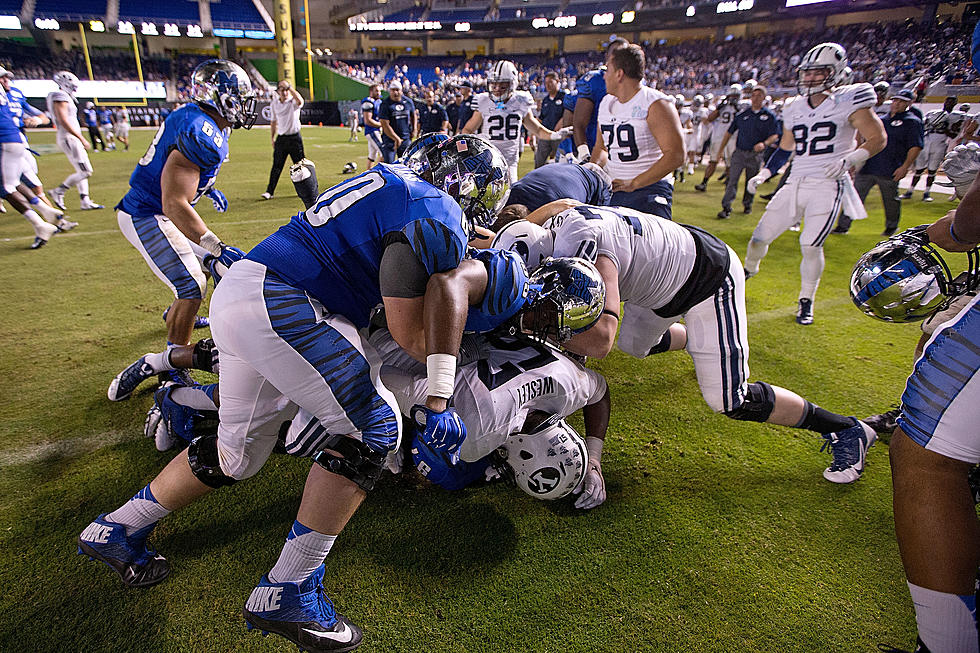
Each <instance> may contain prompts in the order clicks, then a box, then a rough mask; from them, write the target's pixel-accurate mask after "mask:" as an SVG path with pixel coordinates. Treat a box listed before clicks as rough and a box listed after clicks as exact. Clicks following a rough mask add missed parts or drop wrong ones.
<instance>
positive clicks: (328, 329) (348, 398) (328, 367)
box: [262, 273, 398, 453]
mask: <svg viewBox="0 0 980 653" xmlns="http://www.w3.org/2000/svg"><path fill="white" fill-rule="evenodd" d="M262 293H263V295H264V297H265V306H266V310H267V311H268V314H269V320H270V321H271V322H272V329H273V330H274V331H275V332H276V335H278V336H279V337H280V338H282V339H283V340H284V341H285V342H286V343H287V344H288V345H289V346H290V347H292V348H293V349H294V350H296V352H297V353H298V354H299V355H300V356H302V357H303V358H304V359H305V360H306V361H307V362H308V363H309V364H310V365H312V366H313V367H314V369H316V371H317V372H318V373H319V374H320V376H321V377H323V380H324V381H326V383H327V385H328V386H329V388H330V392H331V393H332V394H333V396H334V399H336V400H337V403H339V404H340V406H341V407H342V408H343V410H344V413H345V414H346V416H347V419H349V420H350V421H351V423H352V424H353V425H354V428H355V429H357V430H358V431H360V432H361V440H362V441H363V442H364V444H366V445H368V446H369V447H371V448H372V449H373V450H375V451H377V452H380V453H387V452H388V451H390V450H391V449H392V448H393V447H394V446H395V443H396V442H397V441H398V418H397V416H396V415H395V413H394V411H393V410H392V408H391V406H389V405H388V402H386V401H385V400H384V399H383V398H382V397H381V395H379V394H378V391H377V389H376V388H375V387H374V382H373V381H372V380H371V367H370V364H369V363H368V361H367V359H366V358H364V356H363V355H362V354H361V352H359V351H358V350H357V348H356V347H355V346H354V345H353V344H351V342H350V341H348V340H347V339H346V338H345V337H344V336H343V334H341V333H340V332H339V331H337V330H336V329H334V328H333V327H332V326H330V324H329V323H328V322H327V321H326V320H321V319H319V316H318V315H317V314H316V311H315V310H314V308H313V306H312V305H311V304H310V300H309V298H308V297H307V295H306V293H305V292H303V291H302V290H299V289H297V288H294V287H292V286H290V285H288V284H286V283H283V282H282V281H280V280H279V279H278V278H276V277H275V276H274V275H271V274H268V273H267V274H266V277H265V282H264V283H263V288H262ZM342 435H347V434H342Z"/></svg>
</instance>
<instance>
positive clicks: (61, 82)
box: [51, 70, 78, 97]
mask: <svg viewBox="0 0 980 653" xmlns="http://www.w3.org/2000/svg"><path fill="white" fill-rule="evenodd" d="M51 79H52V80H54V83H55V84H57V85H58V88H60V89H61V90H62V91H64V92H65V93H67V94H68V95H70V96H72V97H75V93H77V92H78V78H77V77H75V73H71V72H68V71H67V70H59V71H58V72H56V73H55V74H54V77H52V78H51Z"/></svg>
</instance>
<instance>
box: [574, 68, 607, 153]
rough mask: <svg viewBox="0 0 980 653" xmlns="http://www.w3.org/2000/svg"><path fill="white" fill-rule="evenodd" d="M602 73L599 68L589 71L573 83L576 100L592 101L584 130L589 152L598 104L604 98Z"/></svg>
mask: <svg viewBox="0 0 980 653" xmlns="http://www.w3.org/2000/svg"><path fill="white" fill-rule="evenodd" d="M604 72H605V71H604V70H603V69H601V68H599V69H596V70H590V71H589V72H587V73H585V74H584V75H582V77H580V78H579V80H578V81H577V82H576V83H575V90H576V92H577V93H578V98H577V99H582V98H584V99H586V100H592V116H591V117H590V118H589V126H588V128H587V129H586V130H585V140H586V142H587V143H588V144H589V151H590V152H591V151H592V148H593V147H595V137H596V133H597V127H596V125H597V124H598V120H599V104H600V103H601V102H602V98H604V97H606V80H605V78H604V77H603V76H602V75H603V73H604Z"/></svg>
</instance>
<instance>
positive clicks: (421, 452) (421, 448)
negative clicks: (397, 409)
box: [412, 438, 490, 492]
mask: <svg viewBox="0 0 980 653" xmlns="http://www.w3.org/2000/svg"><path fill="white" fill-rule="evenodd" d="M412 462H414V463H415V469H417V470H419V473H420V474H421V475H422V476H424V477H425V478H427V479H428V480H429V481H430V482H432V483H435V484H436V485H438V486H439V487H441V488H442V489H443V490H449V491H450V492H452V491H455V490H462V489H463V488H464V487H467V486H468V485H472V484H473V483H476V482H477V481H483V480H485V479H486V478H487V472H486V470H487V467H488V466H489V464H490V463H489V457H487V458H484V459H482V460H478V461H476V462H475V463H467V462H464V461H462V460H461V461H459V462H458V463H456V464H452V463H450V462H449V457H448V456H447V455H446V454H445V453H442V452H439V451H436V450H434V449H433V448H432V447H430V446H429V445H427V444H426V443H424V442H422V441H421V440H419V439H418V438H415V439H414V440H413V441H412Z"/></svg>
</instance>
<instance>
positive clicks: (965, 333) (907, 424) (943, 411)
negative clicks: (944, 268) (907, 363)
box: [898, 295, 980, 464]
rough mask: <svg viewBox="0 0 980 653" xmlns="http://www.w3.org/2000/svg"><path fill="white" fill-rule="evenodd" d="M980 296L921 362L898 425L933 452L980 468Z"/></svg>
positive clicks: (944, 328) (941, 331) (940, 331)
mask: <svg viewBox="0 0 980 653" xmlns="http://www.w3.org/2000/svg"><path fill="white" fill-rule="evenodd" d="M978 301H980V295H978V296H977V297H974V298H973V300H972V301H971V302H970V303H969V304H967V306H966V307H965V308H963V310H961V311H960V312H959V313H958V314H957V315H956V317H954V318H953V319H952V320H950V321H949V322H946V323H945V324H943V325H941V326H940V327H939V328H937V329H936V331H935V333H933V335H932V338H931V339H930V340H929V342H928V343H927V344H926V347H925V349H924V350H923V352H922V357H921V358H919V360H918V361H916V364H915V370H914V371H913V372H912V375H911V376H909V380H908V382H907V384H906V386H905V393H904V394H903V395H902V415H901V417H899V419H898V425H899V426H900V427H901V428H902V431H904V432H905V434H906V435H908V436H909V437H910V438H912V439H913V440H914V441H915V442H917V443H918V444H919V445H921V446H923V447H925V448H926V449H928V450H929V451H934V452H936V453H938V454H941V455H943V456H946V457H947V458H952V459H954V460H962V461H964V462H967V463H972V464H975V463H980V428H978V426H977V425H978V424H980V374H978V372H980V304H978Z"/></svg>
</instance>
